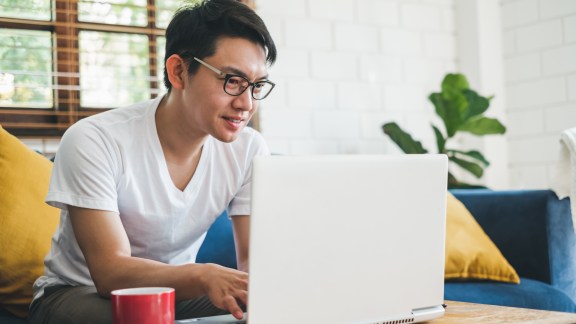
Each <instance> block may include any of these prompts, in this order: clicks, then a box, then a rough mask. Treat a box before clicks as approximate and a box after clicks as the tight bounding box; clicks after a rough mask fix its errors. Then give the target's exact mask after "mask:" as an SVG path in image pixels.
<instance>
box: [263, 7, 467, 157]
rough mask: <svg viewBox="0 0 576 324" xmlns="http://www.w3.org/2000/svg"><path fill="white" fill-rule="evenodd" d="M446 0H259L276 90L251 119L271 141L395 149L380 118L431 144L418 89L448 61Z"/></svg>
mask: <svg viewBox="0 0 576 324" xmlns="http://www.w3.org/2000/svg"><path fill="white" fill-rule="evenodd" d="M288 4H289V5H288ZM277 6H278V7H277ZM454 6H455V1H454V0H410V1H405V0H300V1H296V2H294V7H292V2H291V1H280V0H258V1H257V7H258V12H259V14H260V15H261V17H262V18H263V19H264V21H265V22H266V23H267V24H268V25H270V24H272V27H271V28H270V30H271V32H272V34H273V37H274V38H275V40H276V42H277V44H278V46H279V49H278V51H279V56H278V61H277V63H276V65H275V66H273V67H272V68H271V71H270V78H271V79H272V80H274V81H275V82H276V83H277V88H276V89H275V90H274V91H275V92H276V91H278V92H279V93H278V94H274V96H273V97H271V98H269V100H268V99H267V100H266V102H264V103H263V105H262V110H261V122H260V125H261V128H262V134H263V135H264V137H265V138H266V140H267V141H268V142H269V143H270V146H271V148H272V151H274V152H276V153H283V154H301V153H319V154H323V153H342V154H348V153H350V154H356V153H394V154H397V153H399V151H398V149H397V148H396V147H395V145H394V144H393V143H392V142H390V141H389V140H388V139H387V137H386V136H385V135H384V133H383V132H382V129H381V127H382V124H384V123H385V122H388V121H396V122H399V123H401V124H402V125H403V126H404V127H405V128H406V129H407V130H408V131H409V132H410V133H412V134H415V136H416V137H417V138H418V139H420V140H422V141H424V142H425V143H426V145H430V147H429V149H430V150H431V151H433V150H434V149H435V143H434V141H433V134H432V131H431V128H430V121H431V120H433V118H434V107H433V106H432V104H430V103H429V102H428V100H427V97H428V95H429V94H430V92H432V91H437V90H438V89H439V88H440V82H441V81H442V78H443V77H444V75H445V74H446V73H448V72H453V71H454V68H455V67H456V66H457V53H456V31H455V29H456V28H455V26H454V21H455V16H454V15H455V8H454ZM419 136H422V137H425V138H419Z"/></svg>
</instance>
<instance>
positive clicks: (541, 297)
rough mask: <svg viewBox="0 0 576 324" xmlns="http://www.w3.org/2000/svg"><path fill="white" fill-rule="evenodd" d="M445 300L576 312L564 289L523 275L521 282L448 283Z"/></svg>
mask: <svg viewBox="0 0 576 324" xmlns="http://www.w3.org/2000/svg"><path fill="white" fill-rule="evenodd" d="M444 299H447V300H458V301H463V302H470V303H480V304H492V305H501V306H510V307H522V308H533V309H543V310H550V311H559V312H576V304H574V301H572V299H570V297H568V295H566V294H565V293H564V292H562V291H561V290H559V289H556V288H554V287H552V286H550V285H549V284H546V283H543V282H541V281H537V280H533V279H528V278H524V277H522V278H521V281H520V284H518V285H514V284H509V283H502V282H486V281H476V282H447V283H446V284H445V285H444Z"/></svg>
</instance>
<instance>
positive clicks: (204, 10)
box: [164, 0, 276, 91]
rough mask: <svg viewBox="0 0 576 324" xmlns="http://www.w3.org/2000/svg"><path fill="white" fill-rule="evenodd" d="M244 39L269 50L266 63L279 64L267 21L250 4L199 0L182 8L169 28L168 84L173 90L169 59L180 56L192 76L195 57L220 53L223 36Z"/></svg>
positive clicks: (232, 1)
mask: <svg viewBox="0 0 576 324" xmlns="http://www.w3.org/2000/svg"><path fill="white" fill-rule="evenodd" d="M223 36H229V37H241V38H245V39H248V40H250V41H253V42H255V43H256V44H259V45H260V46H262V48H263V49H264V50H265V51H266V62H268V64H270V65H271V64H273V63H274V62H275V61H276V45H274V41H273V40H272V37H271V36H270V33H269V32H268V29H267V28H266V25H265V24H264V21H262V19H261V18H260V17H259V16H258V15H257V14H256V12H254V10H252V9H251V8H250V7H248V6H247V5H245V4H243V3H241V2H239V1H237V0H204V1H196V4H189V5H185V6H183V7H181V8H179V9H178V10H177V11H176V13H175V14H174V16H173V17H172V20H171V21H170V24H169V25H168V28H167V29H166V56H165V58H164V85H165V86H166V88H167V89H168V91H170V89H171V88H172V84H171V83H170V80H168V73H167V71H166V60H167V59H168V58H169V57H170V56H171V55H173V54H178V55H179V56H180V57H182V59H184V61H185V62H186V64H187V67H188V74H189V75H193V74H194V73H195V72H196V70H197V69H198V64H199V63H198V62H196V61H195V60H194V59H193V58H194V57H197V58H199V59H203V58H205V57H208V56H211V55H214V53H216V43H217V41H218V39H219V38H220V37H223Z"/></svg>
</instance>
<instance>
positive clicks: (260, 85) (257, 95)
mask: <svg viewBox="0 0 576 324" xmlns="http://www.w3.org/2000/svg"><path fill="white" fill-rule="evenodd" d="M273 87H274V86H273V85H272V83H270V82H268V81H260V82H256V83H254V89H253V91H252V96H253V97H254V99H256V100H261V99H264V98H266V96H268V94H269V93H270V91H272V88H273Z"/></svg>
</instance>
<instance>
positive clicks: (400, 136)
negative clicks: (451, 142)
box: [382, 122, 428, 154]
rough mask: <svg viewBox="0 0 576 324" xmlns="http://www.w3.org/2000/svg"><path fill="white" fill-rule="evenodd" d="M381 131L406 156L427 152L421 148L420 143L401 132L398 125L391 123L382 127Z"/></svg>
mask: <svg viewBox="0 0 576 324" xmlns="http://www.w3.org/2000/svg"><path fill="white" fill-rule="evenodd" d="M382 130H383V131H384V133H385V134H386V135H388V136H389V137H390V139H391V140H392V141H393V142H394V143H396V145H398V147H399V148H400V149H401V150H402V151H404V153H408V154H423V153H428V151H427V150H426V149H425V148H424V147H423V146H422V143H420V142H419V141H416V140H414V139H413V138H412V136H411V135H410V134H408V133H406V132H405V131H403V130H402V129H401V128H400V126H398V124H396V123H394V122H391V123H386V124H384V125H382Z"/></svg>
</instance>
